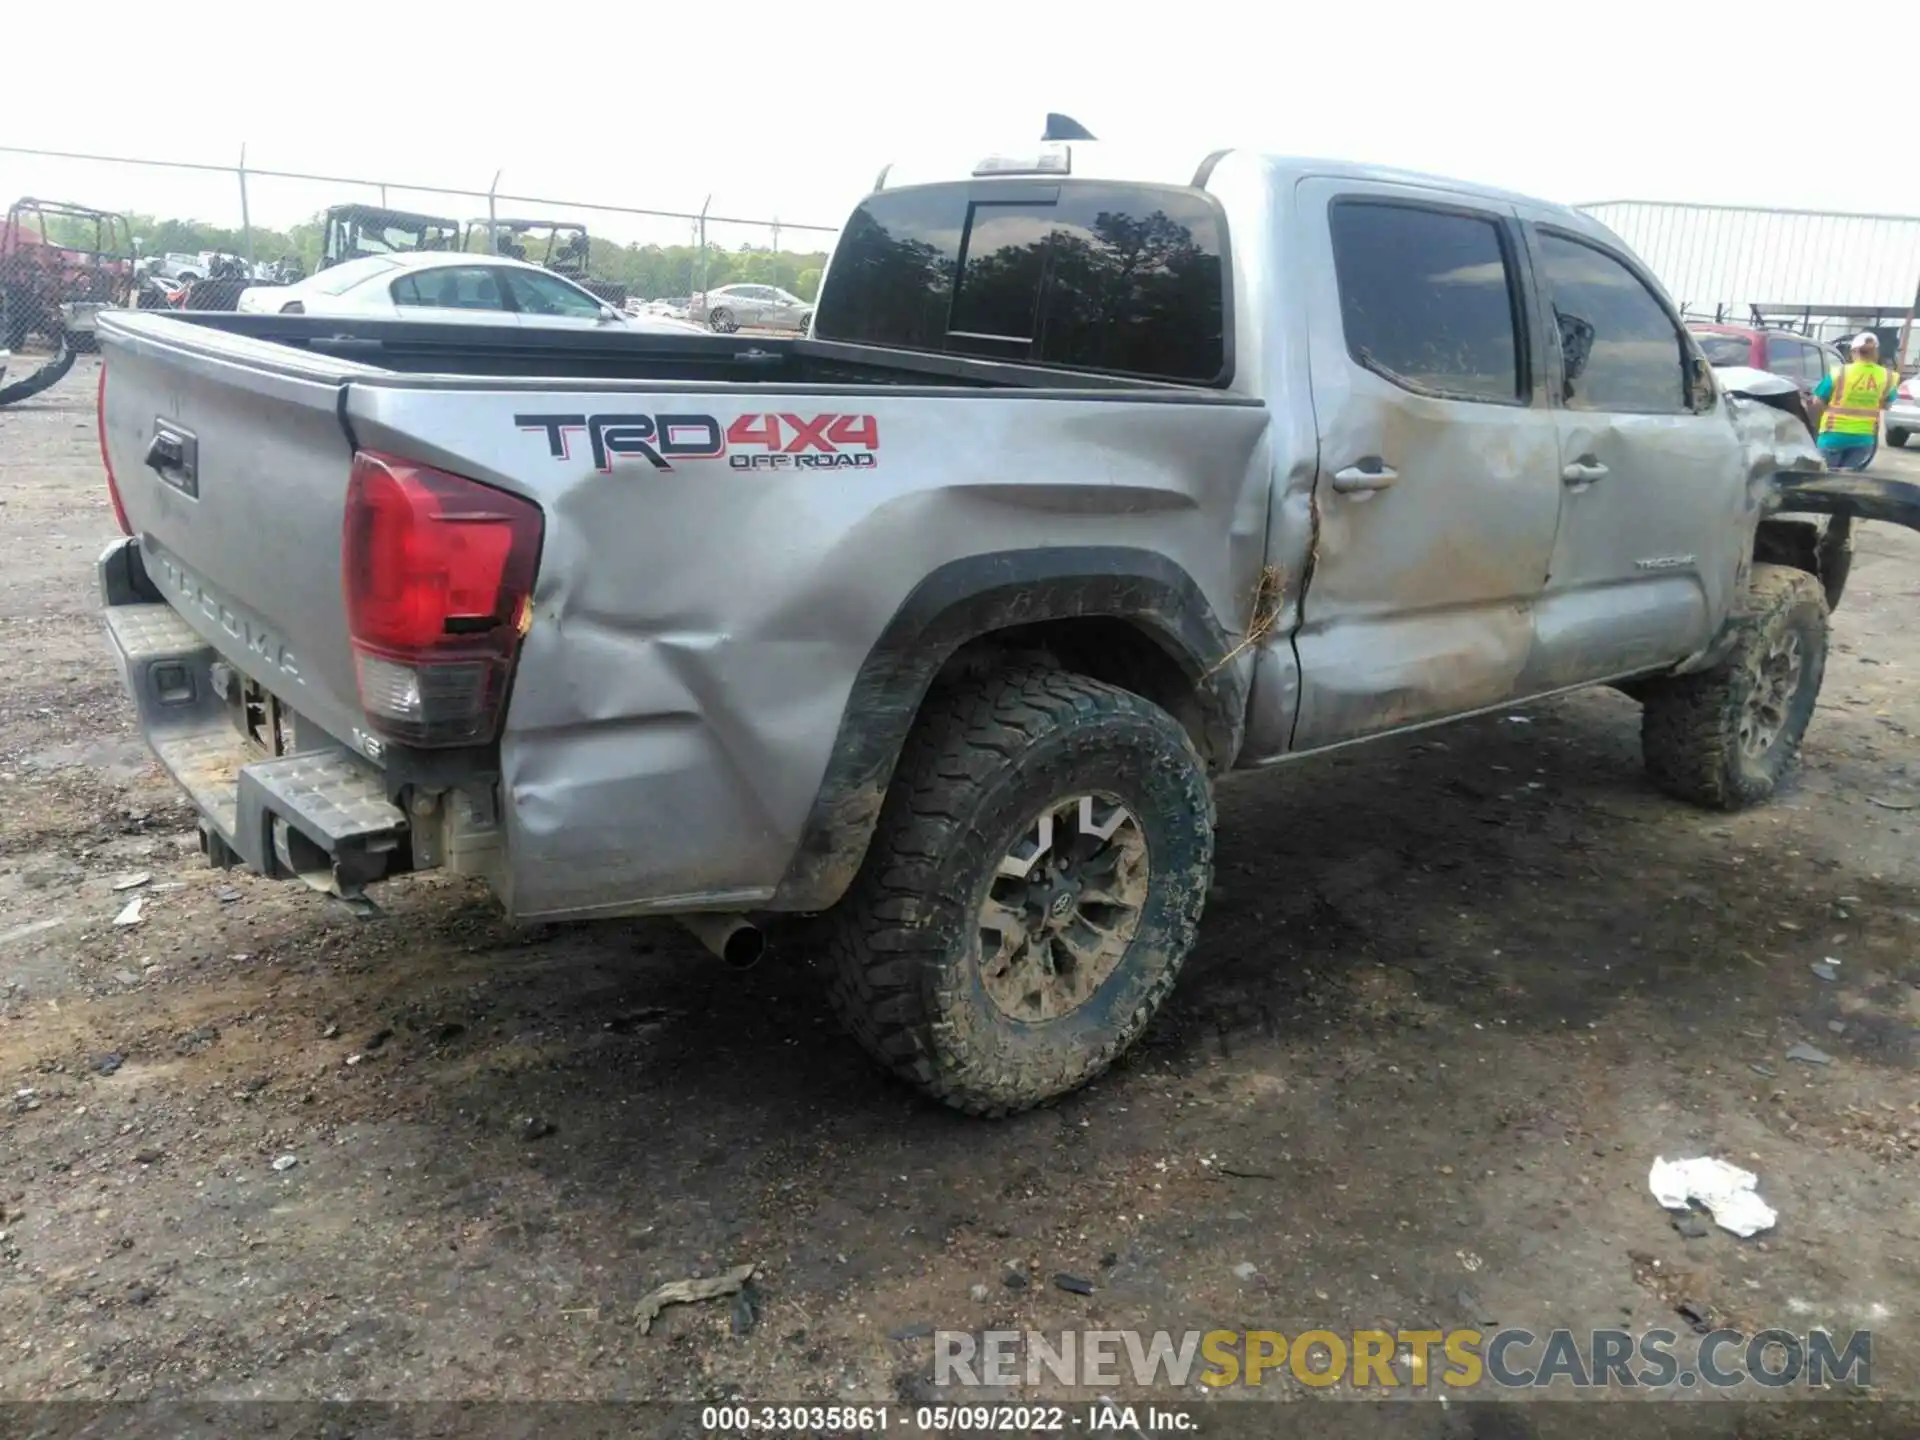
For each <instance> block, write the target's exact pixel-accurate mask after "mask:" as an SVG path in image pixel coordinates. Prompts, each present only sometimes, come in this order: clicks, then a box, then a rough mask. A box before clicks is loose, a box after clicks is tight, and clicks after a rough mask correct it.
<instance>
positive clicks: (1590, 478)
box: [1560, 460, 1607, 485]
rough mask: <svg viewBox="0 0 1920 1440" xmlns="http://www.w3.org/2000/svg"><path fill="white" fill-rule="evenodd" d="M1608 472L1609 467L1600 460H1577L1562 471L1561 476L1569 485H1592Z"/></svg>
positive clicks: (1603, 477)
mask: <svg viewBox="0 0 1920 1440" xmlns="http://www.w3.org/2000/svg"><path fill="white" fill-rule="evenodd" d="M1606 474H1607V467H1606V466H1604V465H1602V464H1601V463H1600V462H1599V461H1598V460H1576V461H1574V462H1573V463H1572V464H1571V465H1569V466H1567V467H1566V468H1565V469H1563V470H1562V471H1561V472H1560V478H1561V479H1562V480H1564V481H1566V482H1567V484H1569V485H1591V484H1592V483H1593V482H1594V481H1596V480H1602V479H1605V478H1606Z"/></svg>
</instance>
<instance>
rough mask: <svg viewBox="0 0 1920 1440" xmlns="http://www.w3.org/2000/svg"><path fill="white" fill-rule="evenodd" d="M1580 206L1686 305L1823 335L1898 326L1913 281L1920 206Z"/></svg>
mask: <svg viewBox="0 0 1920 1440" xmlns="http://www.w3.org/2000/svg"><path fill="white" fill-rule="evenodd" d="M1579 208H1580V209H1581V210H1583V211H1585V212H1586V213H1587V214H1588V215H1591V216H1592V217H1593V218H1594V219H1596V220H1598V221H1599V222H1600V223H1601V224H1603V225H1605V226H1607V227H1608V228H1610V229H1611V230H1613V232H1614V233H1615V234H1617V235H1619V236H1620V238H1621V239H1623V240H1625V241H1626V242H1627V244H1628V245H1630V246H1632V247H1633V250H1634V252H1635V253H1636V254H1637V255H1639V256H1640V258H1641V259H1642V260H1644V261H1646V263H1647V265H1648V266H1649V267H1651V269H1652V270H1653V273H1654V274H1655V275H1657V276H1659V277H1660V282H1661V283H1662V284H1663V285H1665V286H1666V287H1667V291H1668V293H1669V294H1671V295H1672V296H1673V298H1674V300H1675V301H1676V302H1677V303H1678V304H1679V305H1680V306H1682V307H1683V308H1684V309H1685V310H1686V311H1687V312H1688V313H1689V314H1691V315H1701V316H1715V315H1724V317H1725V318H1726V319H1728V320H1731V321H1737V322H1746V321H1748V320H1750V319H1752V318H1753V316H1754V314H1755V312H1756V311H1758V312H1759V313H1760V314H1762V315H1764V316H1765V317H1767V318H1768V319H1769V320H1778V321H1791V322H1793V323H1794V324H1795V326H1796V328H1802V329H1810V330H1812V331H1813V332H1814V333H1816V334H1823V335H1837V334H1840V333H1843V332H1844V331H1845V330H1846V329H1847V328H1848V326H1849V325H1851V326H1852V327H1854V328H1860V327H1862V326H1868V325H1872V326H1875V327H1876V328H1879V327H1883V326H1891V327H1892V328H1894V329H1896V330H1897V329H1898V327H1899V325H1900V323H1901V321H1902V320H1904V319H1905V318H1906V314H1907V311H1908V308H1909V307H1910V306H1911V305H1912V304H1913V301H1914V294H1915V290H1916V288H1920V216H1912V215H1845V214H1824V213H1820V212H1817V211H1811V210H1760V209H1745V208H1741V207H1737V206H1730V205H1685V204H1674V203H1668V202H1662V201H1650V200H1612V201H1607V202H1605V203H1603V204H1596V205H1582V206H1580V207H1579ZM1822 322H1825V323H1822Z"/></svg>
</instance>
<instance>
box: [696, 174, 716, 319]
mask: <svg viewBox="0 0 1920 1440" xmlns="http://www.w3.org/2000/svg"><path fill="white" fill-rule="evenodd" d="M712 204H713V196H711V195H709V196H707V198H706V199H704V200H702V201H701V202H700V221H699V224H700V256H699V262H698V270H699V276H700V283H699V284H698V285H696V286H694V292H695V293H696V294H700V295H704V294H706V293H707V207H708V206H710V205H712Z"/></svg>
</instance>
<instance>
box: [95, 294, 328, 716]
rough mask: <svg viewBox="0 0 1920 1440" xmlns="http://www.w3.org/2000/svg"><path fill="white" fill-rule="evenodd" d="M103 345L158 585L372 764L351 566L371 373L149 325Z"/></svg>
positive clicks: (272, 687) (129, 488)
mask: <svg viewBox="0 0 1920 1440" xmlns="http://www.w3.org/2000/svg"><path fill="white" fill-rule="evenodd" d="M101 348H102V350H103V352H104V376H103V380H102V385H103V387H104V388H103V393H102V414H101V443H102V446H103V448H104V450H105V452H106V456H107V460H108V463H109V464H110V465H111V467H112V472H113V476H114V479H115V482H116V484H117V486H118V489H119V493H120V497H121V502H122V505H123V506H124V508H125V511H126V518H127V522H128V525H129V527H130V528H131V530H132V532H133V534H134V535H135V536H136V537H137V539H138V543H139V546H140V550H141V553H142V556H143V558H144V560H145V563H146V571H147V575H148V576H149V578H150V579H151V580H152V581H153V583H154V585H155V586H156V587H157V588H158V589H159V590H160V592H161V594H162V595H163V596H164V597H165V599H166V600H167V601H168V603H169V604H171V605H172V606H173V608H174V609H175V610H177V611H178V612H179V613H180V615H181V616H183V617H184V618H185V620H186V622H187V623H188V624H189V625H191V626H192V627H193V629H194V630H195V631H197V632H198V633H199V635H200V636H201V637H202V638H203V639H204V640H206V641H207V642H208V643H209V644H211V645H212V646H213V647H214V649H215V650H217V651H218V652H219V654H220V656H221V657H222V658H223V659H225V660H226V661H227V662H228V663H229V664H231V665H232V666H233V668H234V669H236V670H238V671H239V672H240V673H241V674H243V675H245V676H247V677H250V678H251V679H253V680H254V681H256V682H258V683H259V684H260V685H261V686H262V687H264V688H265V689H267V690H268V691H271V692H272V693H273V694H275V695H277V696H278V697H279V698H280V699H281V700H282V701H284V702H285V703H286V704H288V705H289V706H291V707H292V708H293V709H294V710H296V711H298V712H299V713H300V714H301V715H302V716H303V717H305V718H307V719H308V720H311V721H312V722H314V723H316V724H318V725H319V726H320V727H322V728H323V729H324V730H326V731H327V732H328V733H329V734H331V735H332V736H333V737H334V738H335V739H337V740H339V741H341V742H343V743H346V744H350V745H353V746H354V748H356V749H362V750H363V752H364V749H365V748H366V747H365V742H364V737H363V736H361V735H360V734H359V733H357V732H359V731H360V730H361V726H362V712H361V710H360V705H359V699H358V693H357V688H356V684H355V679H354V664H353V654H352V649H351V646H350V643H349V639H348V634H347V618H346V603H345V597H344V595H343V592H342V586H341V570H340V536H341V524H342V519H343V516H344V507H345V496H346V489H347V481H348V477H349V472H350V467H351V464H352V458H353V448H352V445H351V443H350V441H349V440H348V437H347V432H346V429H345V427H344V425H343V424H342V421H341V418H340V404H341V396H342V395H343V393H344V389H343V387H344V384H345V382H346V381H347V380H348V379H349V378H351V377H352V376H354V375H356V374H363V373H365V370H364V367H361V366H358V365H355V364H353V363H352V362H350V361H341V360H336V359H329V358H327V357H323V356H317V355H309V354H305V353H302V352H296V351H293V350H290V349H288V348H286V347H281V346H270V345H263V344H261V343H259V342H257V341H253V340H249V339H247V338H245V337H242V336H235V335H226V334H222V333H219V332H217V331H213V330H209V329H205V328H202V327H199V326H188V325H182V324H179V323H178V322H175V321H169V320H166V319H152V318H148V317H145V316H141V315H137V314H131V315H129V314H118V315H114V316H112V317H110V318H109V319H108V321H107V322H106V323H105V324H103V326H102V328H101Z"/></svg>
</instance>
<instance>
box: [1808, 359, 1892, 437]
mask: <svg viewBox="0 0 1920 1440" xmlns="http://www.w3.org/2000/svg"><path fill="white" fill-rule="evenodd" d="M1892 374H1893V372H1892V371H1890V370H1888V369H1887V367H1886V366H1884V365H1867V364H1852V365H1840V366H1837V367H1835V369H1834V371H1833V393H1832V394H1831V395H1829V396H1828V397H1827V412H1826V414H1825V415H1823V416H1822V417H1821V418H1820V430H1821V433H1822V434H1826V433H1828V432H1832V433H1834V434H1837V435H1878V434H1879V433H1880V409H1881V405H1882V403H1883V402H1884V401H1885V399H1886V397H1887V393H1888V391H1889V390H1891V389H1892V388H1893V380H1892V378H1891V377H1892Z"/></svg>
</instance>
